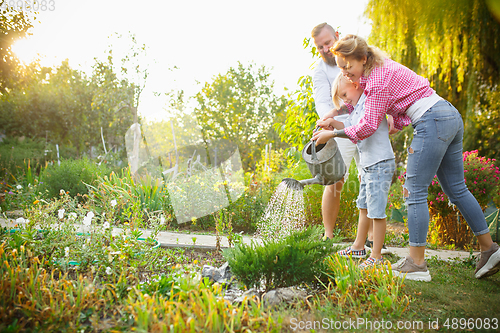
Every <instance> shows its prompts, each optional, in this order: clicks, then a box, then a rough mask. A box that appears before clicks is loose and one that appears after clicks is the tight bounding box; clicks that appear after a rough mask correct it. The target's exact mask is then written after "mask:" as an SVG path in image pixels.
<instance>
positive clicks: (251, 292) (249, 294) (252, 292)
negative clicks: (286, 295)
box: [232, 288, 261, 305]
mask: <svg viewBox="0 0 500 333" xmlns="http://www.w3.org/2000/svg"><path fill="white" fill-rule="evenodd" d="M260 295H261V293H260V292H259V291H258V290H257V289H255V288H251V289H248V290H247V291H245V292H244V293H243V294H242V295H241V296H238V297H236V298H235V299H233V301H232V303H233V304H235V305H241V303H243V301H244V300H245V299H248V298H249V299H251V300H255V299H260Z"/></svg>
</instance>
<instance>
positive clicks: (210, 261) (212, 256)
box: [184, 249, 226, 268]
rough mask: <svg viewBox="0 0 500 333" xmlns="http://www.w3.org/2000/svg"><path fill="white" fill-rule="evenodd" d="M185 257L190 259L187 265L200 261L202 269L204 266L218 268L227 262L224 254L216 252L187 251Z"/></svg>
mask: <svg viewBox="0 0 500 333" xmlns="http://www.w3.org/2000/svg"><path fill="white" fill-rule="evenodd" d="M184 255H185V256H186V257H188V260H187V263H193V262H194V261H195V260H198V265H200V266H202V267H203V265H210V266H213V267H217V268H218V267H220V266H222V265H223V264H224V263H225V262H226V259H224V257H223V256H222V253H221V252H219V251H216V250H211V251H207V250H203V249H186V250H185V252H184Z"/></svg>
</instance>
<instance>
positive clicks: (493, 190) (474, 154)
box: [427, 150, 500, 247]
mask: <svg viewBox="0 0 500 333" xmlns="http://www.w3.org/2000/svg"><path fill="white" fill-rule="evenodd" d="M463 160H464V177H465V184H466V185H467V187H468V189H469V191H470V192H471V193H472V194H473V195H474V197H475V198H476V200H477V201H478V203H479V205H480V206H481V208H482V209H483V211H484V210H485V209H486V207H487V205H488V204H489V203H490V202H491V201H492V200H498V196H499V191H500V171H499V169H498V167H497V166H495V160H494V159H486V158H484V157H481V156H478V151H477V150H474V151H466V152H464V154H463ZM427 200H428V203H429V213H430V215H431V217H432V220H433V223H435V225H436V228H435V230H436V232H435V233H434V234H431V238H434V239H436V240H437V241H439V242H440V243H441V244H453V245H455V246H459V247H464V246H470V245H471V241H472V240H473V235H472V232H471V230H470V228H469V227H468V225H467V222H466V221H465V220H464V218H463V217H462V216H461V214H459V211H458V209H457V208H456V207H455V206H454V205H452V204H451V203H450V202H449V199H448V197H447V196H446V194H444V192H443V190H442V189H441V185H440V184H439V181H438V179H437V177H435V178H434V180H433V181H432V183H431V185H430V186H429V196H428V197H427ZM431 230H432V228H431Z"/></svg>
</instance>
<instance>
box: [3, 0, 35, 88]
mask: <svg viewBox="0 0 500 333" xmlns="http://www.w3.org/2000/svg"><path fill="white" fill-rule="evenodd" d="M7 3H8V1H6V0H0V12H1V15H0V95H2V94H5V93H6V92H7V88H9V87H11V86H12V85H13V84H14V82H15V81H16V78H15V75H14V74H15V70H14V69H15V68H16V67H17V65H18V63H19V61H18V59H17V57H15V55H14V54H13V53H12V50H11V46H12V44H13V43H14V42H15V41H16V40H18V39H20V38H23V37H26V36H27V35H28V34H29V33H28V30H29V29H30V28H32V27H33V25H32V24H31V19H32V18H31V17H30V16H28V14H26V13H25V12H23V11H17V10H15V8H13V7H10V6H7ZM33 19H34V17H33Z"/></svg>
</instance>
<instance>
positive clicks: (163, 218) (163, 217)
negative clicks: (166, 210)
mask: <svg viewBox="0 0 500 333" xmlns="http://www.w3.org/2000/svg"><path fill="white" fill-rule="evenodd" d="M160 223H161V224H163V223H165V216H163V215H162V216H160Z"/></svg>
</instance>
